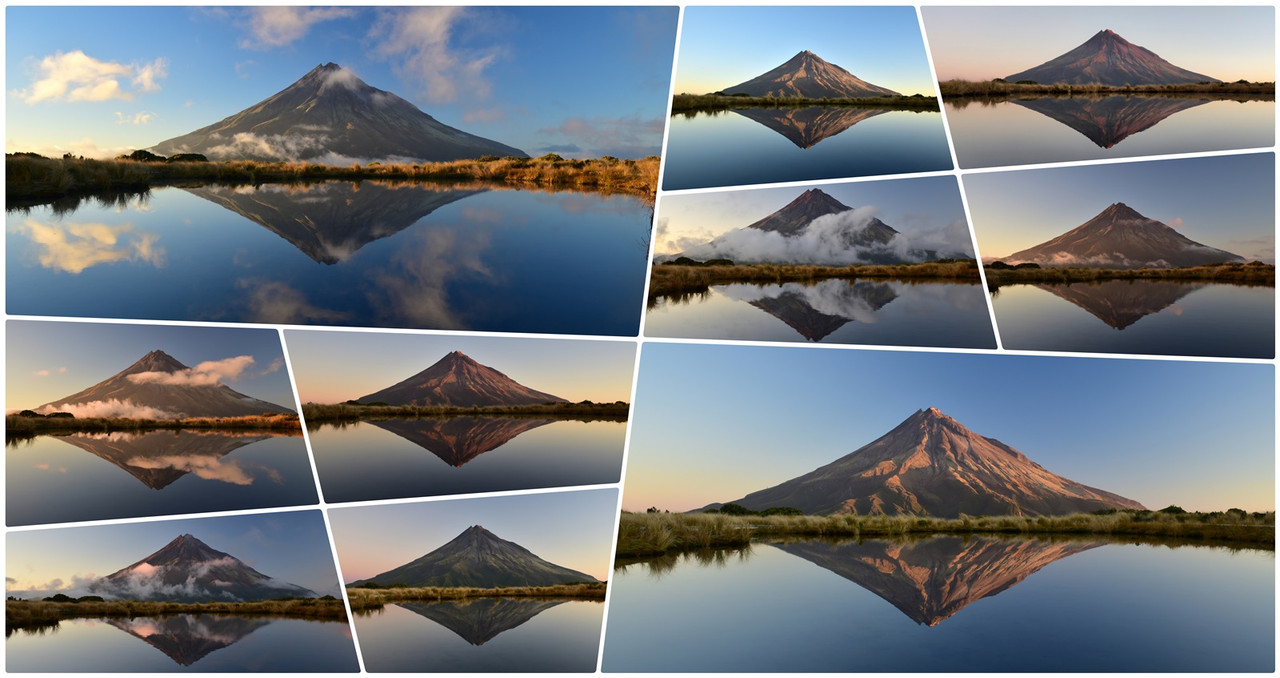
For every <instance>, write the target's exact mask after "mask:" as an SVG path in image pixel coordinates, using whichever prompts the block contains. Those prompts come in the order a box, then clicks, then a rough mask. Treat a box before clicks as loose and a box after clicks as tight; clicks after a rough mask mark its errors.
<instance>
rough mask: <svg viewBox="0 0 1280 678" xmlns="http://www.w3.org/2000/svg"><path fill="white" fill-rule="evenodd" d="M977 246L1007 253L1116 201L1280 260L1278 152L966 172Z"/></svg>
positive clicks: (1205, 239) (987, 253)
mask: <svg viewBox="0 0 1280 678" xmlns="http://www.w3.org/2000/svg"><path fill="white" fill-rule="evenodd" d="M963 181H964V189H965V195H966V196H967V197H968V199H969V210H970V213H971V214H972V216H973V227H974V232H975V234H976V235H977V239H978V251H979V252H980V253H981V254H982V257H983V258H985V259H990V258H993V257H1002V256H1006V255H1009V254H1012V253H1014V252H1017V251H1020V250H1023V249H1026V248H1028V247H1032V246H1034V245H1038V244H1040V243H1042V242H1044V241H1046V240H1049V239H1051V238H1055V237H1057V236H1059V235H1061V234H1063V233H1066V232H1067V231H1070V230H1071V229H1073V228H1075V227H1077V226H1079V225H1081V224H1083V223H1085V222H1086V221H1088V220H1090V219H1092V218H1094V217H1095V216H1097V215H1098V213H1099V212H1101V211H1103V210H1104V209H1106V208H1107V207H1108V206H1109V205H1111V204H1112V203H1115V202H1122V203H1124V204H1126V205H1128V206H1129V207H1132V208H1133V209H1135V210H1137V211H1138V213H1139V214H1142V215H1143V216H1146V217H1148V218H1151V219H1155V220H1157V221H1161V222H1163V223H1164V224H1165V225H1167V226H1171V227H1173V228H1174V229H1175V230H1177V231H1178V232H1179V233H1181V234H1182V235H1184V236H1186V237H1188V238H1191V239H1192V240H1194V241H1196V242H1199V243H1202V244H1205V245H1209V246H1210V247H1217V248H1219V249H1224V250H1227V251H1228V252H1233V253H1235V254H1239V255H1240V256H1242V257H1245V258H1246V259H1249V260H1254V259H1258V260H1261V261H1264V262H1267V263H1275V260H1276V253H1275V197H1276V196H1275V155H1274V154H1271V153H1259V154H1254V155H1235V156H1219V157H1208V158H1186V159H1180V160H1161V161H1154V162H1134V163H1120V164H1113V165H1091V166H1081V167H1066V168H1056V169H1043V170H1026V171H1017V172H990V173H981V174H978V173H973V174H967V175H965V177H964V179H963Z"/></svg>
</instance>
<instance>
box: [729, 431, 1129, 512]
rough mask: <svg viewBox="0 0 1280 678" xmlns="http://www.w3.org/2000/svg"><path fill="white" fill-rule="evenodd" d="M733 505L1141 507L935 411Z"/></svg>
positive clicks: (812, 508)
mask: <svg viewBox="0 0 1280 678" xmlns="http://www.w3.org/2000/svg"><path fill="white" fill-rule="evenodd" d="M733 503H736V504H739V505H741V506H745V507H746V508H749V509H752V510H761V509H766V508H770V507H775V506H789V507H793V508H798V509H800V510H801V511H804V512H805V513H808V514H839V513H852V514H859V515H866V514H890V515H892V514H912V515H931V516H938V517H944V518H955V517H957V516H959V515H960V514H962V513H964V514H967V515H1029V516H1034V515H1059V514H1065V513H1074V512H1077V511H1096V510H1099V509H1106V508H1131V509H1141V508H1143V507H1142V505H1141V504H1139V503H1137V502H1135V501H1133V500H1131V499H1126V498H1124V497H1121V496H1119V495H1116V494H1112V493H1110V492H1105V491H1103V490H1098V489H1095V488H1092V487H1088V486H1086V485H1082V484H1080V483H1077V482H1075V481H1073V480H1069V479H1067V478H1063V477H1062V476H1059V475H1056V474H1054V473H1050V472H1049V471H1047V470H1045V469H1044V468H1043V467H1041V466H1040V465H1039V464H1036V463H1035V462H1033V461H1031V460H1030V459H1028V458H1027V457H1026V456H1024V455H1023V454H1022V453H1021V452H1018V451H1017V450H1015V449H1013V448H1011V447H1009V446H1008V445H1005V444H1004V443H1001V442H1000V441H998V440H995V439H994V438H986V437H983V436H980V435H978V434H976V433H974V432H972V431H970V430H969V429H967V428H965V427H964V426H962V425H961V424H960V423H959V422H957V421H956V420H955V419H952V418H951V417H948V416H946V415H945V414H943V413H941V412H939V411H938V410H936V409H934V408H929V409H928V410H921V411H918V412H916V413H915V414H913V415H911V416H910V417H908V418H907V419H906V420H905V421H903V422H902V423H901V424H899V425H898V426H897V427H895V428H894V429H893V430H892V431H890V432H888V433H886V434H885V435H883V436H881V437H880V438H878V439H876V440H875V441H873V442H871V443H869V444H867V445H865V446H863V447H861V448H859V449H858V450H856V451H854V452H852V453H850V454H848V455H846V456H844V457H841V458H840V459H837V460H835V461H833V462H831V463H830V464H827V465H826V466H823V467H821V468H818V469H816V470H814V471H812V472H810V473H806V474H804V475H802V476H799V477H797V478H793V479H792V480H788V481H786V482H784V483H782V484H780V485H776V486H774V487H771V488H768V489H764V490H760V491H758V492H753V493H751V494H748V495H747V496H745V497H743V498H742V499H737V500H734V502H733Z"/></svg>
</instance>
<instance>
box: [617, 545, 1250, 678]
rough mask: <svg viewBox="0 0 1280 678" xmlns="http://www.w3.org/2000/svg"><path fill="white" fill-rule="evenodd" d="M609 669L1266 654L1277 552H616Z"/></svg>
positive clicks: (1230, 658) (1197, 659)
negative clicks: (635, 556) (649, 555)
mask: <svg viewBox="0 0 1280 678" xmlns="http://www.w3.org/2000/svg"><path fill="white" fill-rule="evenodd" d="M610 588H611V589H612V592H611V594H610V602H609V620H608V629H609V630H608V634H607V635H606V638H605V646H604V664H603V668H604V670H605V671H606V672H615V671H616V672H670V671H680V672H695V671H697V672H706V671H715V672H762V671H769V672H890V671H894V672H897V671H912V672H972V671H982V672H1006V671H1018V672H1024V671H1026V672H1030V671H1052V672H1082V671H1143V672H1164V671H1169V672H1174V671H1177V672H1183V671H1214V672H1254V671H1259V672H1269V671H1272V670H1274V657H1275V608H1274V595H1275V554H1274V553H1273V552H1269V551H1257V550H1231V549H1227V548H1223V547H1203V546H1181V547H1177V548H1170V547H1169V546H1166V545H1158V544H1135V543H1119V542H1115V543H1112V542H1107V541H1088V540H1064V539H1059V538H1055V539H1052V540H1044V541H1042V540H1006V539H998V538H994V537H980V536H974V537H969V538H963V537H958V536H942V537H934V538H929V539H924V540H921V541H915V542H889V541H865V542H861V543H859V542H826V541H808V542H794V543H785V544H778V545H766V544H755V545H752V546H751V547H750V548H748V549H746V550H742V551H713V552H704V553H701V554H689V555H684V556H675V557H668V558H664V559H659V560H656V561H649V562H647V563H637V564H633V565H627V566H625V567H622V568H619V569H615V571H614V577H613V581H612V582H611V583H610Z"/></svg>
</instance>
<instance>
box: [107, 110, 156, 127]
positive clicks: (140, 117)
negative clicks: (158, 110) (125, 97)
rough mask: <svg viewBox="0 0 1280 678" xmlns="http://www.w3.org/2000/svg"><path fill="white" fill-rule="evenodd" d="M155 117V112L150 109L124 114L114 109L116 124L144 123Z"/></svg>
mask: <svg viewBox="0 0 1280 678" xmlns="http://www.w3.org/2000/svg"><path fill="white" fill-rule="evenodd" d="M155 119H156V114H155V113H152V112H151V111H142V112H141V113H134V114H133V115H125V114H124V113H122V112H120V111H116V124H117V125H146V124H148V123H150V122H151V121H152V120H155Z"/></svg>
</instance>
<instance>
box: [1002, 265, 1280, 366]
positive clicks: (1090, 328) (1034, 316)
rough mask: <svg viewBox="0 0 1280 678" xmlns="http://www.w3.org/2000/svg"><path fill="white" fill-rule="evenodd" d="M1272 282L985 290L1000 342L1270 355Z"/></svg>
mask: <svg viewBox="0 0 1280 678" xmlns="http://www.w3.org/2000/svg"><path fill="white" fill-rule="evenodd" d="M1275 296H1276V295H1275V288H1274V287H1261V286H1257V287H1250V286H1244V285H1226V284H1217V283H1199V282H1167V281H1156V280H1109V281H1105V282H1101V283H1070V284H1065V285H1062V284H1059V285H1003V286H1001V287H1000V288H999V290H998V291H997V292H996V293H995V294H993V295H992V307H993V309H994V311H995V315H996V325H997V326H998V327H999V329H1000V340H1001V343H1003V344H1004V346H1005V348H1014V349H1030V350H1049V351H1096V352H1102V353H1150V354H1158V355H1188V356H1220V357H1226V358H1271V357H1274V354H1275Z"/></svg>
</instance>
